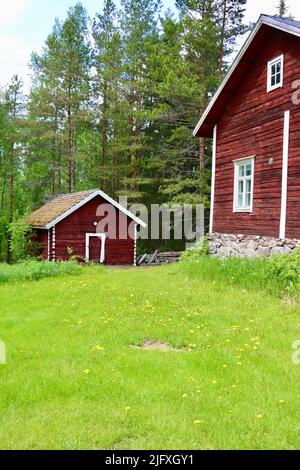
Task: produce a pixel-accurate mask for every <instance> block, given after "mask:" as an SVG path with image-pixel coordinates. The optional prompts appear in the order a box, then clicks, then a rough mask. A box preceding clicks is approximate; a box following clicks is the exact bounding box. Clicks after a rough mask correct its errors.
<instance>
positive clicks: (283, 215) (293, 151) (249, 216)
mask: <svg viewBox="0 0 300 470" xmlns="http://www.w3.org/2000/svg"><path fill="white" fill-rule="evenodd" d="M299 80H300V22H299V21H293V20H288V19H281V18H277V17H272V16H267V15H261V17H260V18H259V20H258V23H257V24H256V26H255V28H254V30H253V32H252V33H251V35H250V36H249V38H248V40H247V41H246V43H245V44H244V46H243V48H242V49H241V51H240V53H239V54H238V56H237V58H236V60H235V61H234V63H233V65H232V67H231V68H230V70H229V72H228V74H227V76H226V77H225V79H224V81H223V83H222V84H221V86H220V87H219V89H218V91H217V93H216V94H215V96H214V97H213V99H212V100H211V102H210V104H209V106H208V107H207V109H206V111H205V112H204V114H203V116H202V118H201V119H200V121H199V123H198V125H197V127H196V128H195V130H194V135H195V136H199V137H200V136H202V137H213V159H212V190H211V214H210V234H211V235H210V240H211V249H212V252H213V253H217V252H220V253H221V254H248V255H250V256H252V255H253V256H255V255H256V254H272V253H278V252H288V251H291V250H292V249H294V248H295V247H296V246H299V244H300V242H299V240H300V106H299V103H300V99H299V98H300V90H299V87H300V81H299Z"/></svg>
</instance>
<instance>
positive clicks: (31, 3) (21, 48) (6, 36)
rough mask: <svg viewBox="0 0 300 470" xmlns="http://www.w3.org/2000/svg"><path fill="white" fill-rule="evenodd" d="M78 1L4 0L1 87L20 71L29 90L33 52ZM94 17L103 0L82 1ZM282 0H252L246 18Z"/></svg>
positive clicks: (292, 4)
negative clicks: (30, 64) (55, 21)
mask: <svg viewBox="0 0 300 470" xmlns="http://www.w3.org/2000/svg"><path fill="white" fill-rule="evenodd" d="M75 3H76V0H4V1H3V0H2V2H1V10H0V86H5V84H6V83H7V82H9V81H10V78H11V77H12V75H14V74H19V75H20V76H21V77H22V79H23V81H24V84H25V91H26V92H27V91H28V89H29V84H30V70H29V68H28V62H29V59H30V55H31V52H32V51H37V52H39V51H40V50H41V48H42V46H43V43H44V41H45V39H46V37H47V35H48V34H49V33H50V31H51V29H52V26H53V24H54V19H55V18H56V17H58V18H60V19H63V18H64V17H65V15H66V11H67V10H68V8H69V7H71V6H73V5H74V4H75ZM81 3H82V4H83V5H84V6H85V8H86V9H87V11H88V13H89V15H90V17H93V16H94V14H95V12H97V11H99V10H101V7H102V4H103V0H81ZM278 3H279V2H278V0H263V1H262V0H248V2H247V11H246V21H256V20H257V18H258V17H259V15H260V14H261V13H266V14H269V15H273V14H275V13H276V5H277V4H278ZM287 3H288V6H289V10H290V13H292V15H293V16H294V17H295V19H299V20H300V2H299V0H288V2H287ZM163 4H164V9H167V8H171V9H175V7H174V4H175V0H163Z"/></svg>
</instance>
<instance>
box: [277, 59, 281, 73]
mask: <svg viewBox="0 0 300 470" xmlns="http://www.w3.org/2000/svg"><path fill="white" fill-rule="evenodd" d="M276 72H277V73H280V72H281V61H280V62H277V64H276Z"/></svg>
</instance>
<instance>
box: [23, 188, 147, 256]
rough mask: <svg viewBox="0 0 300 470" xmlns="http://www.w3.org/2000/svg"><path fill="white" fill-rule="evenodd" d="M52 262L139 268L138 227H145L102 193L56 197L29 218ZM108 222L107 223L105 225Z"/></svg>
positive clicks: (43, 249) (89, 192) (43, 253)
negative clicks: (72, 260)
mask: <svg viewBox="0 0 300 470" xmlns="http://www.w3.org/2000/svg"><path fill="white" fill-rule="evenodd" d="M27 221H28V223H29V224H30V225H31V227H32V228H33V229H34V232H35V234H36V237H35V242H39V243H40V244H41V245H42V256H43V258H45V259H48V260H50V261H55V260H68V259H69V258H70V255H71V254H73V255H75V256H78V257H80V258H82V259H84V260H86V261H87V262H89V261H92V262H95V263H104V264H133V265H136V239H137V227H138V226H142V227H145V226H146V224H145V223H144V222H143V221H142V220H140V219H139V218H138V217H136V216H135V215H134V214H132V213H131V212H129V211H128V210H127V209H126V208H124V207H123V206H121V205H120V204H119V203H117V202H116V201H114V200H113V199H112V198H110V197H109V196H107V194H105V193H104V192H103V191H100V190H90V191H83V192H79V193H71V194H63V195H60V196H58V197H55V198H54V199H52V200H51V201H49V202H48V203H47V204H45V205H44V206H42V207H41V208H40V209H38V210H36V211H35V212H33V213H32V214H31V215H30V216H29V217H28V219H27ZM106 222H108V223H106Z"/></svg>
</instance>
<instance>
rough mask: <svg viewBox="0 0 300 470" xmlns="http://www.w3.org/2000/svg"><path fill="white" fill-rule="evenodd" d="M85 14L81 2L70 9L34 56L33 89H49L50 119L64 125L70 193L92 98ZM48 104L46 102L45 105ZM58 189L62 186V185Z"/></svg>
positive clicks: (73, 187)
mask: <svg viewBox="0 0 300 470" xmlns="http://www.w3.org/2000/svg"><path fill="white" fill-rule="evenodd" d="M87 38H88V24H87V15H86V11H85V10H84V8H83V7H82V5H81V4H80V3H77V4H76V5H75V7H74V8H70V9H69V11H68V15H67V18H66V20H65V21H64V22H63V23H60V22H59V21H58V20H56V23H55V26H54V28H53V31H52V33H51V34H50V35H49V36H48V38H47V41H46V44H45V47H44V50H43V52H42V54H41V55H40V56H39V55H38V54H33V56H32V68H33V70H34V73H35V77H34V90H35V91H36V90H37V89H38V88H40V89H41V90H42V91H43V89H45V90H46V93H44V98H45V99H48V104H49V107H50V108H51V109H52V112H51V111H50V110H49V114H50V116H49V118H51V119H53V120H54V121H55V120H57V119H58V115H59V116H60V118H61V120H62V121H63V124H64V129H65V141H66V145H65V147H66V149H65V154H66V161H67V190H68V192H71V191H72V190H76V187H77V161H76V140H77V131H78V128H79V127H80V124H81V119H84V117H85V111H86V107H87V102H88V98H89V78H90V44H89V41H88V39H87ZM46 103H47V102H45V101H44V102H43V103H42V106H45V104H46ZM59 186H61V185H60V184H59Z"/></svg>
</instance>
